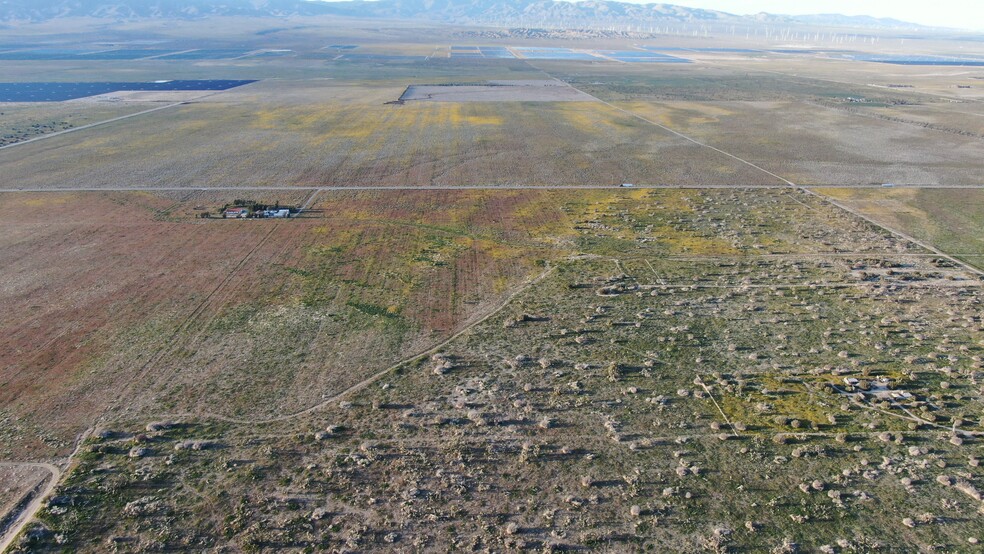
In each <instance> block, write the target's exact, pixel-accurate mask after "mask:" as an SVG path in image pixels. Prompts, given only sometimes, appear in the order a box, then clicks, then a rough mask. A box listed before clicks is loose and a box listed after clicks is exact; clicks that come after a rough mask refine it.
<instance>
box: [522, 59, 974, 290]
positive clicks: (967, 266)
mask: <svg viewBox="0 0 984 554" xmlns="http://www.w3.org/2000/svg"><path fill="white" fill-rule="evenodd" d="M526 63H527V64H528V65H529V66H530V67H532V68H534V69H536V70H537V71H540V72H542V73H543V74H544V75H547V76H549V77H550V78H552V79H556V77H554V76H553V75H550V73H548V72H546V71H544V70H543V69H540V68H539V67H536V66H535V65H533V64H532V63H530V62H529V61H527V62H526ZM557 80H559V79H557ZM567 86H569V87H571V88H572V89H574V90H576V91H578V92H580V93H582V94H587V95H588V96H591V97H592V98H595V99H596V100H598V102H601V103H602V104H604V105H606V106H609V107H611V108H613V109H615V110H617V111H619V112H621V113H624V114H626V115H629V116H632V117H634V118H636V119H639V120H641V121H645V122H647V123H649V124H651V125H655V126H656V127H659V128H660V129H664V130H666V131H668V132H670V133H673V134H674V135H676V136H678V137H681V138H684V139H686V140H688V141H690V142H692V143H694V144H696V145H699V146H703V147H705V148H709V149H711V150H713V151H715V152H719V153H721V154H724V155H725V156H728V157H729V158H732V159H734V160H736V161H739V162H741V163H743V164H745V165H748V166H749V167H752V168H755V169H757V170H759V171H761V172H763V173H765V174H767V175H771V176H772V177H775V178H776V179H779V180H780V181H782V182H784V183H786V184H787V185H789V186H790V187H792V188H794V189H796V190H799V191H802V192H803V193H805V194H808V195H810V196H812V197H814V198H817V199H818V200H820V201H822V202H826V203H827V204H829V205H831V206H834V207H837V208H840V209H841V210H843V211H845V212H847V213H849V214H852V215H854V216H855V217H857V218H859V219H862V220H864V221H866V222H868V224H870V225H873V226H874V227H876V228H879V229H883V230H885V231H887V232H888V233H890V234H892V235H895V236H896V237H897V238H901V239H903V240H906V241H908V242H911V243H913V244H915V245H917V246H920V247H922V248H924V249H926V250H928V251H930V252H933V253H935V254H937V255H938V256H940V257H942V258H945V259H947V260H949V261H950V262H952V263H955V264H957V265H958V266H960V267H962V268H964V269H965V270H967V271H969V272H970V273H972V274H974V275H978V276H982V277H984V270H981V269H979V268H977V267H975V266H973V265H970V264H969V263H967V262H964V261H962V260H960V259H957V258H954V257H953V256H950V255H949V254H946V253H945V252H943V251H941V250H940V249H938V248H936V247H934V246H930V245H929V244H927V243H925V242H923V241H920V240H918V239H916V238H914V237H912V236H910V235H907V234H906V233H903V232H901V231H898V230H896V229H893V228H891V227H888V226H886V225H884V224H882V223H879V222H877V221H875V220H874V219H872V218H870V217H868V216H865V215H863V214H862V213H860V212H858V211H857V210H854V209H852V208H850V207H848V206H845V205H844V204H841V203H840V202H837V201H836V200H834V199H832V198H830V197H828V196H826V195H823V194H820V193H818V192H815V191H813V190H810V189H809V188H807V187H804V186H801V185H797V184H796V183H794V182H792V181H790V180H789V179H786V178H785V177H781V176H779V175H776V174H775V173H773V172H771V171H769V170H767V169H764V168H762V167H760V166H758V165H755V164H754V163H752V162H750V161H748V160H745V159H742V158H740V157H738V156H736V155H734V154H731V153H729V152H725V151H724V150H721V149H720V148H716V147H714V146H711V145H709V144H705V143H703V142H700V141H698V140H696V139H693V138H691V137H689V136H687V135H685V134H683V133H681V132H679V131H676V130H673V129H671V128H669V127H667V126H666V125H663V124H661V123H657V122H655V121H652V120H651V119H648V118H646V117H643V116H641V115H639V114H637V113H634V112H631V111H629V110H626V109H624V108H620V107H618V106H615V105H613V104H612V103H610V102H606V101H604V100H602V99H600V98H598V97H596V96H594V95H591V94H588V93H586V92H584V91H583V90H581V89H579V88H577V87H575V86H573V85H571V84H569V83H568V84H567ZM796 200H797V202H800V201H799V199H796ZM800 203H801V204H802V202H800ZM804 205H805V204H804ZM808 207H809V206H808Z"/></svg>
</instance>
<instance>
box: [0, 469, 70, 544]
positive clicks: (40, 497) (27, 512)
mask: <svg viewBox="0 0 984 554" xmlns="http://www.w3.org/2000/svg"><path fill="white" fill-rule="evenodd" d="M0 466H4V467H33V468H39V469H43V470H45V471H47V472H48V474H49V475H48V477H46V478H45V479H44V481H42V482H41V483H38V485H37V486H36V487H35V488H34V489H32V490H31V491H30V492H29V493H28V494H29V495H32V496H31V500H30V502H28V503H27V505H26V506H25V507H24V508H23V509H21V511H20V513H19V514H18V515H17V517H16V519H14V521H13V523H11V525H10V527H9V528H7V530H6V532H4V533H3V536H2V537H0V553H2V552H6V551H7V548H9V547H10V545H11V544H13V543H14V540H15V539H16V538H17V536H18V535H20V532H21V531H23V530H24V527H26V526H27V524H28V523H30V522H31V520H33V519H34V514H36V513H38V510H40V509H41V506H42V505H43V504H44V501H45V500H47V498H48V496H49V495H51V493H52V492H54V490H55V487H56V486H57V485H58V482H59V481H61V477H62V471H61V469H59V468H58V467H57V466H55V465H52V464H46V463H34V462H0ZM39 488H40V490H38V489H39Z"/></svg>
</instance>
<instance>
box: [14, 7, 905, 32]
mask: <svg viewBox="0 0 984 554" xmlns="http://www.w3.org/2000/svg"><path fill="white" fill-rule="evenodd" d="M305 15H346V16H352V17H362V18H389V19H418V20H429V21H440V22H447V23H457V24H475V25H506V26H509V25H512V26H515V25H548V26H565V27H569V28H579V27H583V28H591V27H598V26H604V25H637V26H652V25H661V24H664V25H665V24H675V23H676V24H679V23H722V24H735V25H737V24H746V25H748V24H763V23H765V24H776V25H781V24H787V25H788V24H797V23H799V24H810V25H820V26H836V27H862V28H896V29H898V28H908V29H913V28H917V27H919V25H916V24H914V23H906V22H904V21H898V20H894V19H878V18H874V17H867V16H844V15H836V14H828V15H807V16H786V15H772V14H765V13H762V14H758V15H751V16H738V15H733V14H729V13H725V12H719V11H713V10H702V9H697V8H686V7H682V6H674V5H671V4H629V3H625V2H614V1H606V0H589V1H585V2H577V3H572V2H557V1H553V0H378V1H367V0H353V1H347V2H319V1H316V0H0V21H8V22H9V21H46V20H50V19H56V18H60V17H95V18H103V19H115V20H121V19H122V20H131V19H145V18H201V17H207V16H247V17H270V16H272V17H285V16H305Z"/></svg>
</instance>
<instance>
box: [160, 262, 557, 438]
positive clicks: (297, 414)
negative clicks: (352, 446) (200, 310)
mask: <svg viewBox="0 0 984 554" xmlns="http://www.w3.org/2000/svg"><path fill="white" fill-rule="evenodd" d="M553 270H554V266H550V267H548V268H547V269H546V271H544V272H543V273H541V274H539V275H537V276H536V277H534V278H533V279H530V280H528V281H526V282H525V283H523V285H522V286H520V287H518V288H517V289H516V290H514V291H513V292H512V293H511V294H510V295H509V296H507V297H506V298H505V299H504V300H503V301H502V302H501V303H499V305H497V306H496V307H495V308H494V309H493V310H492V311H490V312H489V313H487V314H485V315H484V316H482V317H480V318H479V319H477V320H475V321H473V322H471V323H469V324H468V325H466V326H465V327H463V328H462V329H461V330H460V331H458V332H456V333H454V334H453V335H451V336H450V337H448V338H447V339H445V340H443V341H441V342H440V343H438V344H436V345H434V346H431V347H430V348H428V349H427V350H424V351H422V352H418V353H417V354H413V355H411V356H408V357H406V358H404V359H402V360H400V361H398V362H396V363H395V364H393V365H391V366H389V367H387V368H385V369H382V370H380V371H377V372H376V373H373V374H372V375H370V376H369V377H367V378H365V379H363V380H361V381H359V382H358V383H355V384H354V385H352V386H350V387H348V388H346V389H345V390H343V391H341V392H339V393H337V394H334V395H332V396H331V397H329V398H326V399H324V400H322V401H321V402H319V403H317V404H315V405H313V406H311V407H309V408H305V409H303V410H301V411H299V412H293V413H289V414H284V415H280V416H277V417H271V418H267V419H239V418H234V417H229V416H224V415H222V414H215V413H210V412H205V413H198V414H192V413H184V414H165V415H163V416H161V417H162V418H165V419H168V418H169V419H179V418H194V419H214V420H217V421H224V422H226V423H236V424H240V425H261V424H264V423H277V422H280V421H288V420H291V419H296V418H298V417H301V416H304V415H308V414H310V413H314V412H316V411H318V410H321V409H323V408H324V407H325V406H329V405H331V404H334V403H335V402H338V401H339V400H341V399H342V398H345V397H346V396H348V395H350V394H352V393H353V392H356V391H359V390H362V389H364V388H366V387H367V386H369V385H371V384H373V383H375V382H376V381H378V380H380V379H381V378H383V377H384V376H385V375H387V374H389V373H391V372H392V371H394V370H395V369H397V368H399V367H400V366H403V365H405V364H408V363H412V362H414V361H416V360H419V359H420V358H423V357H425V356H428V355H430V354H433V353H435V352H437V351H438V350H440V349H442V348H444V347H445V346H447V345H448V344H450V343H451V342H452V341H454V340H455V339H457V338H458V337H460V336H461V335H464V334H465V333H467V332H468V331H470V330H472V329H473V328H475V327H476V326H478V325H481V324H482V323H485V322H486V321H488V320H489V318H491V317H493V316H495V315H496V314H498V313H499V312H501V311H502V310H503V309H505V308H506V306H508V305H509V304H510V303H511V302H512V301H513V300H514V299H515V298H516V297H517V296H519V295H520V294H522V293H524V292H526V291H527V290H529V289H530V288H531V287H532V286H533V285H535V284H537V283H539V282H540V281H542V280H543V279H545V278H546V277H547V276H548V275H550V273H552V272H553Z"/></svg>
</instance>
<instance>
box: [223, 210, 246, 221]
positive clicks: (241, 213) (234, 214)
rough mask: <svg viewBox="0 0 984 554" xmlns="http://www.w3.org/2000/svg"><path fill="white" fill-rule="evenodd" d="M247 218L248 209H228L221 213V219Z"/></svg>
mask: <svg viewBox="0 0 984 554" xmlns="http://www.w3.org/2000/svg"><path fill="white" fill-rule="evenodd" d="M248 216H249V208H229V209H228V210H226V211H225V212H223V213H222V217H225V218H230V219H233V218H241V217H248Z"/></svg>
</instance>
